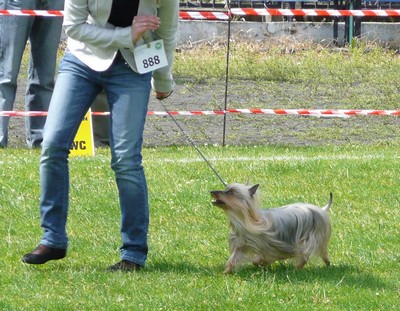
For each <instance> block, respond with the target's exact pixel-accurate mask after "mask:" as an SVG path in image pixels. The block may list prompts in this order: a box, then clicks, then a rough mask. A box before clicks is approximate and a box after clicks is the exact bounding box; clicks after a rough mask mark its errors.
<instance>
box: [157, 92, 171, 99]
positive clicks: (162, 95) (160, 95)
mask: <svg viewBox="0 0 400 311" xmlns="http://www.w3.org/2000/svg"><path fill="white" fill-rule="evenodd" d="M171 94H172V91H171V92H156V98H157V99H158V100H163V99H166V98H167V97H169V96H170V95H171Z"/></svg>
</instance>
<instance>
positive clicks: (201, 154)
mask: <svg viewBox="0 0 400 311" xmlns="http://www.w3.org/2000/svg"><path fill="white" fill-rule="evenodd" d="M160 103H161V105H162V106H163V108H164V110H165V111H166V112H167V114H168V115H169V116H170V117H171V119H172V120H173V121H174V123H175V124H176V125H177V126H178V128H179V129H180V130H181V132H182V133H183V135H185V137H186V139H187V140H188V141H189V142H190V143H191V144H192V146H193V147H194V149H196V150H197V152H198V153H199V154H200V156H201V157H202V158H203V160H204V161H206V163H207V164H208V166H209V167H210V168H211V169H212V171H213V172H214V174H215V175H217V177H218V178H219V180H220V181H221V182H222V184H223V185H224V186H225V187H226V186H227V184H226V182H225V181H224V180H223V179H222V177H221V176H220V175H219V174H218V172H217V171H216V170H215V169H214V167H213V166H212V165H211V163H210V162H209V161H208V160H207V158H206V157H205V156H204V154H203V153H202V152H201V151H200V149H199V148H198V147H197V146H196V144H195V143H194V141H193V140H192V139H191V138H190V137H189V135H188V134H187V133H186V132H185V130H184V129H183V128H182V127H181V126H180V124H179V123H178V122H177V121H176V119H175V118H174V116H173V115H172V114H171V113H170V112H169V111H168V109H167V107H165V105H164V103H163V102H162V101H161V100H160Z"/></svg>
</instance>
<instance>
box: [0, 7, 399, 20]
mask: <svg viewBox="0 0 400 311" xmlns="http://www.w3.org/2000/svg"><path fill="white" fill-rule="evenodd" d="M1 15H17V16H63V15H64V13H63V11H55V10H0V16H1ZM232 15H239V16H323V17H328V16H331V17H340V16H356V17H366V16H369V17H398V16H400V10H324V9H315V10H313V9H294V10H290V9H267V8H265V9H252V8H231V9H230V10H229V11H180V12H179V17H180V18H181V19H190V20H192V19H193V20H197V19H203V20H204V19H207V20H228V19H229V18H230V17H231V16H232Z"/></svg>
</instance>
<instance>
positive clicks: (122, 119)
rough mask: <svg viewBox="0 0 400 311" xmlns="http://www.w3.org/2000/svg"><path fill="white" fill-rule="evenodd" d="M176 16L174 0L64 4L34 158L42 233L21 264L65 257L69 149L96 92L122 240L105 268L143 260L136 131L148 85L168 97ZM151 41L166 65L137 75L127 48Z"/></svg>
mask: <svg viewBox="0 0 400 311" xmlns="http://www.w3.org/2000/svg"><path fill="white" fill-rule="evenodd" d="M178 17H179V3H178V0H140V1H139V0H66V1H65V9H64V29H65V32H66V34H67V36H68V45H67V50H66V53H65V55H64V58H63V60H62V61H61V62H60V64H59V73H58V77H57V81H56V86H55V89H54V93H53V96H52V100H51V103H50V108H49V113H48V116H47V121H46V125H45V128H44V137H43V143H42V154H41V160H40V176H41V197H40V212H41V226H42V228H43V230H44V234H43V237H42V240H41V241H40V244H39V246H38V247H37V248H36V249H34V250H33V251H32V252H31V253H28V254H26V255H25V256H24V257H23V258H22V260H23V262H25V263H29V264H43V263H45V262H47V261H49V260H57V259H61V258H64V257H65V256H66V251H67V247H68V237H67V234H66V230H65V226H66V221H67V213H68V204H69V201H68V192H69V174H68V154H69V149H70V147H71V146H72V142H73V139H74V137H75V134H76V132H77V130H78V127H79V125H80V122H81V120H82V119H83V117H84V115H85V114H86V112H87V110H88V109H89V107H90V105H91V104H92V102H93V100H94V99H95V97H96V96H97V94H99V93H100V92H101V91H102V90H104V91H105V92H106V94H107V101H108V103H109V108H110V115H111V117H110V148H111V167H112V169H113V171H114V173H115V177H116V183H117V188H118V191H119V201H120V208H121V237H122V246H121V261H119V262H118V263H116V264H114V265H112V266H111V267H109V269H110V270H112V271H116V270H124V271H133V270H138V269H140V268H142V267H143V266H144V265H145V261H146V259H147V252H148V246H147V233H148V223H149V209H148V194H147V184H146V179H145V175H144V171H143V167H142V155H141V151H142V141H143V129H144V124H145V118H146V114H147V106H148V100H149V96H150V90H151V85H152V86H153V88H154V90H155V91H156V97H157V98H158V99H164V98H166V97H167V96H169V94H170V93H171V92H172V90H173V87H174V83H173V79H172V74H171V65H172V61H173V51H174V48H175V43H176V32H177V28H178ZM157 39H163V45H164V49H165V55H166V59H167V61H168V64H167V65H165V64H161V65H162V66H164V67H162V68H159V69H157V70H155V71H154V72H153V73H152V72H147V73H142V74H140V73H138V72H137V71H138V70H139V68H140V67H143V64H140V63H136V62H135V61H137V60H138V58H139V56H137V54H136V56H135V54H134V50H135V49H138V48H139V47H141V46H142V47H143V46H150V45H151V42H153V41H154V40H157ZM152 63H154V62H152ZM146 64H148V63H147V61H146ZM161 65H160V66H161ZM152 77H153V79H152Z"/></svg>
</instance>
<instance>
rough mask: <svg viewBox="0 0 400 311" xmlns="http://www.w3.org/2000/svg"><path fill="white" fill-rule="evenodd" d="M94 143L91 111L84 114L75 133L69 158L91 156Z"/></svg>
mask: <svg viewBox="0 0 400 311" xmlns="http://www.w3.org/2000/svg"><path fill="white" fill-rule="evenodd" d="M93 155H94V141H93V130H92V110H91V109H89V111H88V112H87V113H86V115H85V117H84V118H83V120H82V123H81V125H80V126H79V129H78V132H77V133H76V136H75V139H74V142H73V144H72V148H71V152H70V156H93Z"/></svg>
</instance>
